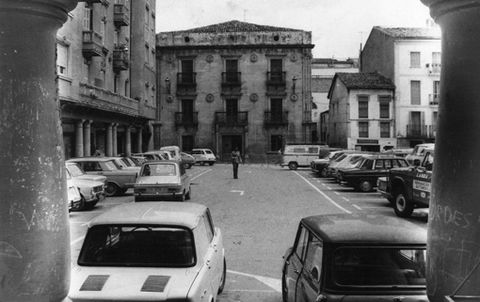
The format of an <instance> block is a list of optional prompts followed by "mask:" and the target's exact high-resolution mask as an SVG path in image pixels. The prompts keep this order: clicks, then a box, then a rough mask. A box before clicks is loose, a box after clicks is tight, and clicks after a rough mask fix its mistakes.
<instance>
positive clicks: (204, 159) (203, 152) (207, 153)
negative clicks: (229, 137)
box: [191, 148, 217, 166]
mask: <svg viewBox="0 0 480 302" xmlns="http://www.w3.org/2000/svg"><path fill="white" fill-rule="evenodd" d="M191 154H192V156H193V157H195V161H196V162H197V163H199V164H200V165H205V164H209V165H210V166H213V164H215V162H216V161H217V158H216V157H215V154H214V153H213V151H212V150H210V149H205V148H197V149H192V152H191Z"/></svg>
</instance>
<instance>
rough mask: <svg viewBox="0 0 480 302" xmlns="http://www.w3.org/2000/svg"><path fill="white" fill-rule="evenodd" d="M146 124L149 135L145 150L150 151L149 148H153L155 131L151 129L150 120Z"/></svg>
mask: <svg viewBox="0 0 480 302" xmlns="http://www.w3.org/2000/svg"><path fill="white" fill-rule="evenodd" d="M147 126H148V131H149V132H150V136H149V138H148V147H147V150H148V151H150V150H153V146H154V137H155V131H154V129H153V123H152V121H149V122H148V125H147Z"/></svg>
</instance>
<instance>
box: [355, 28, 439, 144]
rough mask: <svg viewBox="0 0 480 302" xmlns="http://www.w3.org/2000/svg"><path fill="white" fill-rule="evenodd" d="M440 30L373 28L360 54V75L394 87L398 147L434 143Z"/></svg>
mask: <svg viewBox="0 0 480 302" xmlns="http://www.w3.org/2000/svg"><path fill="white" fill-rule="evenodd" d="M440 38H441V36H440V30H439V29H438V28H435V27H431V28H384V27H379V26H375V27H373V29H372V31H371V32H370V35H369V37H368V39H367V42H366V43H365V47H364V48H363V50H362V53H361V60H360V70H361V72H374V71H377V72H379V73H380V74H382V75H384V76H386V77H387V78H390V79H391V80H392V81H393V82H394V84H395V86H396V90H395V101H394V104H395V124H396V126H395V128H396V130H395V137H396V138H397V146H398V147H412V146H415V145H416V144H419V143H424V142H434V141H435V135H436V128H437V119H438V102H439V93H440V70H441V61H440V58H441V41H440Z"/></svg>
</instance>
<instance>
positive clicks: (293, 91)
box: [292, 76, 297, 94]
mask: <svg viewBox="0 0 480 302" xmlns="http://www.w3.org/2000/svg"><path fill="white" fill-rule="evenodd" d="M296 84H297V77H296V76H293V78H292V93H293V94H295V86H296Z"/></svg>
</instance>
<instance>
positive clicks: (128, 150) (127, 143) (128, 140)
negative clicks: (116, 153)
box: [125, 126, 132, 156]
mask: <svg viewBox="0 0 480 302" xmlns="http://www.w3.org/2000/svg"><path fill="white" fill-rule="evenodd" d="M130 132H131V129H130V126H126V127H125V155H126V156H130V155H132V136H131V133H130Z"/></svg>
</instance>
